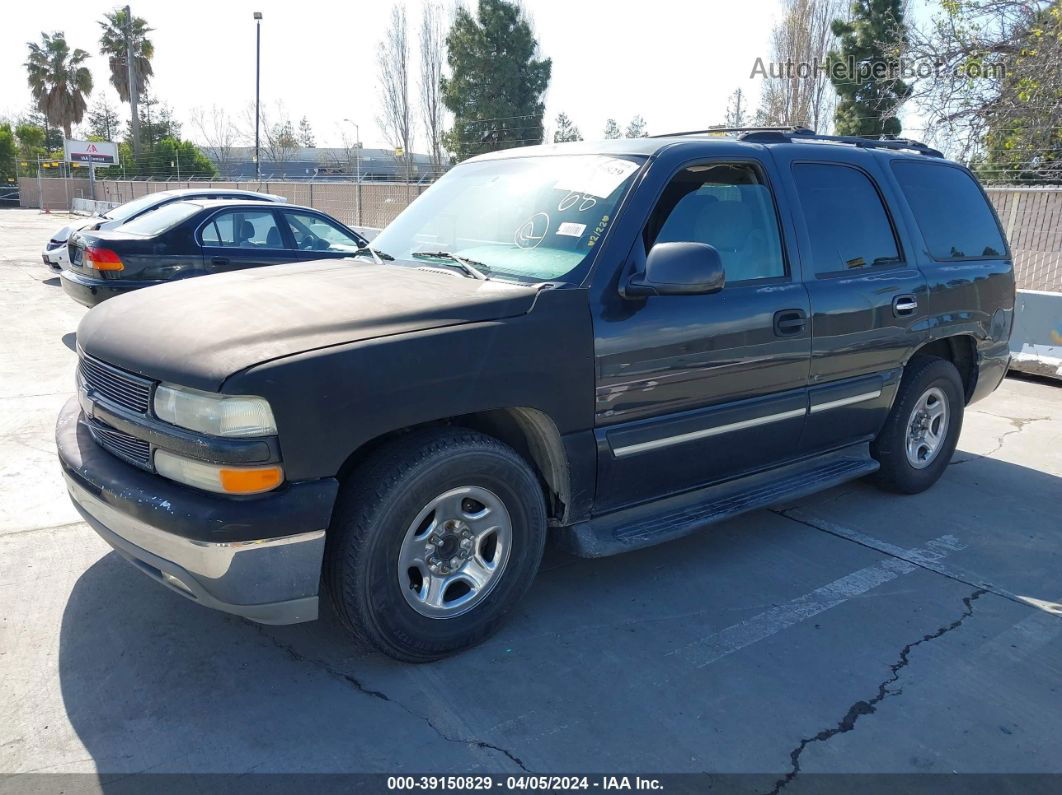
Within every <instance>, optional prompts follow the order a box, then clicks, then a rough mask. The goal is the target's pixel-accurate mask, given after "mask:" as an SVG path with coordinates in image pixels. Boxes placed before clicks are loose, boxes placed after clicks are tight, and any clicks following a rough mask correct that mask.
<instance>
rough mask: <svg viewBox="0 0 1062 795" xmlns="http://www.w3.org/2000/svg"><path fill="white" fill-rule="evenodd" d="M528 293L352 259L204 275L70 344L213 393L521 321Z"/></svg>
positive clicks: (113, 310) (110, 310) (91, 326)
mask: <svg viewBox="0 0 1062 795" xmlns="http://www.w3.org/2000/svg"><path fill="white" fill-rule="evenodd" d="M535 293H536V289H535V288H533V287H525V286H522V285H514V284H511V283H506V282H500V281H493V280H492V281H478V280H475V279H468V278H465V277H463V276H461V275H460V274H458V273H456V272H455V273H454V274H452V275H451V274H449V273H445V272H437V271H422V270H418V269H416V268H412V267H405V266H400V265H372V264H368V263H365V262H363V261H357V260H319V261H315V262H305V263H294V264H290V265H274V266H271V267H265V268H257V269H251V270H244V271H238V272H234V273H226V274H219V275H215V276H204V277H199V278H193V279H186V280H183V281H177V282H173V283H172V284H163V285H158V286H156V287H149V288H146V289H144V290H138V291H136V292H134V293H129V294H128V295H122V296H118V297H117V298H112V299H111V300H109V301H106V302H104V303H102V304H100V305H99V306H97V307H96V308H94V309H92V310H91V311H90V312H89V313H88V314H87V315H85V317H84V318H83V319H82V321H81V324H80V326H79V327H78V332H77V341H78V345H80V346H81V348H82V349H83V350H84V351H85V352H86V353H88V354H89V355H91V356H95V357H97V358H99V359H102V360H103V361H106V362H110V363H111V364H114V365H116V366H118V367H122V368H125V369H127V370H132V371H134V372H138V373H141V374H143V375H145V376H148V377H150V378H156V379H159V380H163V381H170V382H173V383H178V384H183V385H185V386H190V387H197V388H199V389H209V390H215V389H218V388H219V387H220V385H221V383H222V382H223V381H224V380H225V378H227V377H228V376H230V375H232V374H233V373H236V372H238V371H240V370H243V369H245V368H247V367H250V366H252V365H255V364H259V363H260V362H264V361H267V360H270V359H276V358H280V357H283V356H289V355H291V354H295V353H300V352H302V351H307V350H312V349H315V348H323V347H327V346H331V345H340V344H343V343H347V342H357V341H360V340H367V339H372V338H374V337H383V336H389V335H393V334H402V333H404V332H410V331H417V330H422V329H431V328H440V327H442V326H452V325H457V324H462V323H475V322H480V321H487V320H495V319H498V318H503V317H512V316H514V315H520V314H524V313H525V312H527V311H528V310H529V309H530V308H531V305H532V303H533V302H534V298H535Z"/></svg>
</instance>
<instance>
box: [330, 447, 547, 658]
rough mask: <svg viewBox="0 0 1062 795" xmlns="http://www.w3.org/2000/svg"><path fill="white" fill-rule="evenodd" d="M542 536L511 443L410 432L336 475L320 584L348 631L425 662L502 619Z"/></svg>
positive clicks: (526, 581)
mask: <svg viewBox="0 0 1062 795" xmlns="http://www.w3.org/2000/svg"><path fill="white" fill-rule="evenodd" d="M506 520H507V521H506ZM506 525H507V526H508V531H506V529H505V528H506ZM491 528H493V530H492V529H491ZM545 540H546V508H545V500H544V497H543V491H542V488H541V486H540V485H539V482H538V479H537V478H536V476H535V473H534V472H533V471H532V470H531V468H530V467H529V466H528V464H527V462H525V461H524V460H523V458H521V457H520V456H519V455H518V454H517V453H516V452H515V451H514V450H513V449H512V448H510V447H508V446H507V445H505V444H502V443H501V442H499V441H498V440H496V439H493V438H491V437H489V436H486V435H484V434H481V433H477V432H474V431H468V430H463V429H454V428H440V429H432V430H428V431H423V432H416V433H413V434H411V435H409V436H406V437H404V438H402V439H400V440H398V441H396V442H394V443H391V444H389V445H386V446H385V447H383V448H381V449H380V450H378V451H376V453H374V454H373V455H372V456H371V458H370V459H369V460H368V461H366V462H365V463H364V464H363V465H361V466H360V467H358V468H357V470H356V471H355V472H353V473H352V474H351V476H350V477H349V478H348V479H347V481H346V482H345V483H344V485H343V487H342V489H341V492H340V496H339V500H338V502H337V507H336V511H335V512H334V515H333V518H332V524H331V527H330V528H329V530H328V541H327V546H326V552H325V567H324V579H325V586H326V589H327V591H328V593H329V596H330V598H331V601H332V604H333V606H334V607H335V610H336V613H337V615H338V616H339V618H340V620H341V621H342V623H343V624H344V625H345V626H346V627H347V629H349V630H350V631H351V632H353V633H354V634H355V635H356V636H358V637H360V638H361V639H362V640H364V641H367V642H368V643H369V644H371V645H372V646H374V647H375V648H377V649H378V650H380V651H381V652H383V653H384V654H386V655H388V656H390V657H393V658H395V659H398V660H403V661H406V662H428V661H431V660H437V659H439V658H442V657H445V656H447V655H449V654H453V653H455V652H458V651H461V650H462V649H466V648H468V647H470V646H474V645H476V644H477V643H480V642H482V641H483V640H485V639H486V638H487V637H489V636H490V635H491V634H492V633H493V632H494V631H495V630H497V629H498V628H499V627H500V626H501V625H502V623H503V622H504V621H505V619H506V617H507V616H508V614H509V613H510V612H511V611H512V609H513V607H514V606H515V605H516V603H517V602H518V601H519V600H520V598H521V597H522V596H523V595H524V593H525V592H526V591H527V589H528V587H529V586H530V585H531V581H532V580H533V579H534V577H535V573H536V572H537V571H538V566H539V563H540V562H541V560H542V551H543V548H544V545H545ZM429 545H431V546H432V547H433V549H434V551H433V552H430V553H429V552H427V549H428V547H429ZM414 558H415V560H414ZM488 558H489V559H488ZM400 561H402V562H401V564H400ZM432 561H434V563H432ZM451 562H456V563H457V564H458V565H456V566H454V567H452V568H451V566H450V564H451ZM491 566H493V568H491ZM477 582H478V583H480V585H474V583H477ZM440 583H449V584H448V585H446V586H445V588H441V589H440V587H437V586H439V584H440ZM466 589H467V591H466ZM455 595H456V596H455Z"/></svg>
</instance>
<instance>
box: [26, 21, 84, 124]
mask: <svg viewBox="0 0 1062 795" xmlns="http://www.w3.org/2000/svg"><path fill="white" fill-rule="evenodd" d="M27 47H29V57H28V58H27V59H26V64H25V66H26V75H27V79H28V82H29V87H30V92H31V93H32V94H33V100H34V102H35V103H36V105H37V109H38V110H40V111H41V112H42V113H43V114H44V115H45V117H46V118H47V120H48V121H50V122H51V123H52V124H54V125H56V126H58V127H62V128H63V132H64V133H65V134H66V137H67V138H69V137H70V129H71V127H73V125H75V124H80V123H81V119H83V118H84V116H85V109H86V108H87V106H88V103H87V101H86V99H85V98H86V97H87V96H88V95H89V94H91V93H92V73H91V72H89V70H88V67H87V66H84V65H83V64H84V63H85V61H86V60H87V59H88V57H89V54H88V53H87V52H85V51H84V50H81V49H77V50H73V51H71V50H70V47H69V45H68V44H67V43H66V37H65V36H64V35H63V33H62V32H56V33H51V34H49V33H42V34H41V42H40V44H37V43H35V42H29V43H28V44H27Z"/></svg>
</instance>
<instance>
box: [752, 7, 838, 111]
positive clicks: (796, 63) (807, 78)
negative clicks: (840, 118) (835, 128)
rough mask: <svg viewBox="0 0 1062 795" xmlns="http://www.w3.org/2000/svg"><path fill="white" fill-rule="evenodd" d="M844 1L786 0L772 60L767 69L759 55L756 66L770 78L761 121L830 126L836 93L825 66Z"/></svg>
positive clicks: (762, 101)
mask: <svg viewBox="0 0 1062 795" xmlns="http://www.w3.org/2000/svg"><path fill="white" fill-rule="evenodd" d="M843 5H844V0H782V20H781V22H779V23H778V25H777V26H776V27H775V28H774V30H773V31H772V32H771V51H770V59H771V63H772V66H771V68H770V70H768V69H767V68H766V67H764V66H763V65H762V62H760V61H757V63H756V67H755V68H754V69H753V75H757V74H759V75H760V76H761V77H763V78H764V81H765V82H764V84H763V90H762V91H761V92H760V107H759V110H758V111H757V113H756V123H757V124H761V125H768V126H800V127H811V128H812V129H813V130H817V131H818V132H828V128H829V127H830V126H831V117H832V115H833V106H834V105H835V104H836V96H837V95H836V93H835V92H833V91H830V90H829V88H830V80H829V73H828V71H827V69H825V68H823V67H825V66H827V63H828V62H827V58H828V57H829V53H830V49H831V47H832V46H833V45H834V37H833V32H832V28H831V24H832V21H833V20H834V19H836V18H837V17H839V16H840V14H841V11H842V8H843ZM733 126H743V125H733Z"/></svg>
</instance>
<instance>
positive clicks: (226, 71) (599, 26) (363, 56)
mask: <svg viewBox="0 0 1062 795" xmlns="http://www.w3.org/2000/svg"><path fill="white" fill-rule="evenodd" d="M445 1H446V2H447V3H450V4H452V0H445ZM465 2H466V4H471V3H474V0H465ZM523 5H524V7H525V9H526V11H527V13H528V15H529V16H530V18H531V20H532V23H533V26H534V29H535V32H536V34H537V37H538V41H539V47H540V50H541V55H542V56H545V57H549V58H551V59H552V60H553V76H552V80H551V83H550V88H549V91H548V92H547V94H546V97H545V102H546V126H547V129H549V128H551V127H552V126H553V120H554V118H555V117H556V115H557V113H558V112H560V111H564V112H565V113H567V114H568V116H569V117H571V118H572V120H573V121H574V122H575V123H576V125H577V126H578V127H579V128H580V130H581V132H582V134H583V136H584V137H585V138H588V139H592V138H599V137H601V133H602V130H603V129H604V125H605V121H606V119H607V118H609V117H614V118H616V120H617V121H618V122H619V123H620V126H621V127H624V126H626V124H627V122H628V121H629V120H630V119H631V117H633V116H634V115H635V114H641V115H642V116H644V117H645V119H646V121H647V123H648V130H649V132H650V134H656V133H664V132H671V131H679V130H689V129H700V128H704V127H707V126H710V125H712V124H718V123H720V122H721V121H722V120H723V116H724V113H725V110H726V104H727V99H728V97H729V96H730V95H731V94H732V92H733V91H734V90H735V89H736V88H739V87H740V88H742V89H743V90H744V91H745V93H746V95H749V97H750V99H751V101H752V102H753V103H755V98H756V97H757V96H758V94H759V86H760V82H761V81H760V79H759V78H753V77H751V76H750V73H751V71H752V67H753V64H754V62H755V60H756V58H757V57H763V58H764V60H765V61H766V60H768V56H769V49H768V39H769V36H770V31H771V28H772V26H773V25H774V24H775V23H776V22H777V21H778V18H779V16H780V10H779V6H778V2H777V0H655V1H654V2H652V3H644V2H638V3H634V2H630V0H612V1H611V2H609V1H608V0H523ZM115 7H116V6H115V4H114V3H112V2H100V1H99V0H77V1H76V2H73V1H72V0H49V2H48V3H46V4H41V5H39V6H38V5H36V4H33V3H12V4H10V5H9V6H8V7H7V8H6V9H5V12H4V22H3V25H2V26H0V117H5V116H6V117H15V116H17V115H19V114H20V113H21V112H23V111H24V110H25V109H26V108H28V107H29V105H30V94H29V89H28V88H27V86H26V79H25V70H24V68H23V62H24V61H25V57H26V43H27V42H29V41H31V40H39V37H40V32H41V31H42V30H47V31H55V30H61V31H63V32H65V34H66V37H67V41H68V43H70V45H71V46H72V47H80V48H82V49H85V50H88V51H89V52H90V53H93V57H92V58H91V60H90V64H89V65H90V68H91V69H92V72H93V78H94V83H95V88H94V92H93V95H92V97H90V100H89V104H90V105H91V104H92V102H93V101H94V100H95V98H96V97H98V96H99V95H100V93H103V94H104V95H106V96H107V98H108V99H109V100H110V102H111V103H112V104H113V105H115V106H117V105H118V97H117V94H116V93H115V92H114V89H113V88H112V87H111V86H110V84H109V81H108V77H109V71H108V68H107V63H106V60H105V59H104V58H102V57H100V56H99V55H97V54H95V53H96V52H97V50H98V40H99V30H100V29H99V25H98V24H97V21H98V20H99V19H100V18H101V17H102V15H103V13H104V12H105V11H108V10H110V9H112V8H115ZM132 8H133V14H134V15H135V16H142V17H144V18H146V19H147V21H148V24H149V25H150V26H151V27H152V28H154V31H153V32H152V34H151V39H152V41H153V42H154V45H155V57H154V59H153V66H154V71H155V76H154V78H153V79H152V81H151V90H152V92H153V94H154V95H155V96H156V97H157V98H158V99H160V100H162V101H165V102H166V103H168V104H169V105H170V106H171V107H172V108H173V110H174V112H175V115H176V116H177V118H178V120H180V121H181V122H182V123H183V124H184V127H183V137H185V138H191V139H192V140H195V139H196V130H195V129H194V127H193V125H192V124H191V123H190V120H191V116H192V111H193V109H194V108H196V107H209V106H212V105H219V106H222V107H224V108H226V109H227V110H228V111H229V112H230V113H232V114H233V115H234V116H237V117H239V116H243V114H244V111H245V109H246V108H247V107H249V105H250V104H251V103H253V101H254V77H255V30H254V20H253V16H252V13H253V12H254V11H261V12H262V14H263V20H262V105H263V108H267V109H270V110H271V111H272V110H273V109H274V108H275V105H276V103H277V102H278V101H280V102H282V103H283V105H284V108H285V110H286V113H287V114H288V116H290V117H291V118H292V119H293V120H294V121H295V122H297V121H298V120H299V119H300V118H301V117H302V116H303V115H305V116H306V117H307V118H308V119H309V120H310V122H311V124H312V126H313V129H314V132H315V135H316V139H317V145H318V146H341V145H343V143H344V136H345V137H346V140H347V141H353V140H354V135H353V132H352V127H351V126H350V125H349V124H347V123H345V122H344V121H343V120H344V119H346V118H349V119H352V120H353V121H354V122H356V123H357V124H358V127H359V131H360V136H361V141H362V143H363V145H364V146H366V147H375V146H385V145H386V144H385V138H384V136H383V134H382V133H381V132H380V130H379V127H378V124H377V117H378V115H379V106H380V102H379V96H378V86H377V65H376V52H377V48H378V44H379V42H380V41H381V40H382V38H383V32H384V30H385V28H386V26H387V23H388V20H389V16H390V8H391V4H390V2H380V1H377V2H367V3H366V2H361V3H352V2H342V3H340V2H321V1H320V0H302V2H291V0H250V1H249V2H245V1H244V0H213V1H212V2H204V1H203V0H182V2H179V3H175V2H172V1H165V2H164V1H163V0H139V2H135V1H134V2H133V3H132ZM406 9H407V14H408V19H409V28H410V39H411V42H413V43H414V44H415V40H416V39H415V33H416V29H417V26H418V24H419V20H420V14H421V0H407V2H406ZM412 50H413V60H414V63H413V75H414V81H415V79H416V78H415V76H416V74H417V70H418V67H417V65H416V57H417V56H416V47H415V46H413V47H412ZM411 90H412V91H415V82H414V85H413V86H412V87H411ZM414 95H415V94H414ZM120 112H123V115H125V116H127V115H128V113H127V108H122V109H121V111H120ZM424 148H425V145H424V135H423V132H422V130H418V140H417V144H416V146H415V147H414V149H415V150H416V151H423V150H424Z"/></svg>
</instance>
